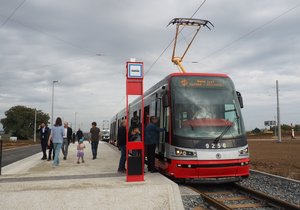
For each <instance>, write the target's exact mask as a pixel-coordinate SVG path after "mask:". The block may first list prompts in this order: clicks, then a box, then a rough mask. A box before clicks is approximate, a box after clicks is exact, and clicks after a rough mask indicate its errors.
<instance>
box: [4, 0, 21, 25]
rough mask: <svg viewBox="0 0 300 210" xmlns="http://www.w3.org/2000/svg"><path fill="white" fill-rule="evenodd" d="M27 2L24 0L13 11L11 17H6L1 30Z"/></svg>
mask: <svg viewBox="0 0 300 210" xmlns="http://www.w3.org/2000/svg"><path fill="white" fill-rule="evenodd" d="M25 1H26V0H23V1H22V2H21V3H20V4H19V5H18V6H17V7H16V8H15V9H14V10H13V11H12V13H10V15H9V16H7V17H6V19H5V20H4V21H3V22H2V23H1V25H0V29H1V28H2V27H3V26H5V24H6V23H7V22H8V21H9V20H10V19H11V18H12V17H13V16H14V14H15V13H16V12H17V11H18V9H20V8H21V7H22V6H23V4H24V3H25Z"/></svg>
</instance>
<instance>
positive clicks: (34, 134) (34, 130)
mask: <svg viewBox="0 0 300 210" xmlns="http://www.w3.org/2000/svg"><path fill="white" fill-rule="evenodd" d="M33 142H36V109H34V129H33Z"/></svg>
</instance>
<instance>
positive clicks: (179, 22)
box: [168, 18, 214, 73]
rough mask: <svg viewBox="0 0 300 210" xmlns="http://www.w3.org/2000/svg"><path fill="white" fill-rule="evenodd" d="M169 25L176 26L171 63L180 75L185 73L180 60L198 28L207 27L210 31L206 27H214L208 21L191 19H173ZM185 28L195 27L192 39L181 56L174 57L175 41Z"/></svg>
mask: <svg viewBox="0 0 300 210" xmlns="http://www.w3.org/2000/svg"><path fill="white" fill-rule="evenodd" d="M170 24H173V25H174V24H176V34H175V39H174V46H173V54H172V62H173V63H174V64H175V65H177V66H178V67H179V69H180V71H181V72H182V73H185V72H186V70H185V68H184V67H183V65H182V60H183V58H184V56H185V55H186V53H187V51H188V49H189V48H190V46H191V45H192V43H193V41H194V39H195V37H196V36H197V34H198V32H199V30H200V28H201V27H202V26H203V27H207V28H208V29H209V30H210V27H209V26H208V24H210V25H211V26H212V27H214V25H213V24H212V23H211V22H209V21H208V20H202V19H192V18H174V19H173V20H171V21H170V22H169V24H168V26H169V25H170ZM186 26H194V27H197V29H196V32H195V34H194V36H193V37H192V39H191V41H190V42H189V44H188V46H187V47H186V49H185V51H184V52H183V54H182V56H176V55H175V51H176V45H177V40H178V34H179V33H181V31H182V30H183V28H184V27H186ZM180 28H181V29H180Z"/></svg>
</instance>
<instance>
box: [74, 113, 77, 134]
mask: <svg viewBox="0 0 300 210" xmlns="http://www.w3.org/2000/svg"><path fill="white" fill-rule="evenodd" d="M76 118H77V112H75V126H74V130H75V131H76Z"/></svg>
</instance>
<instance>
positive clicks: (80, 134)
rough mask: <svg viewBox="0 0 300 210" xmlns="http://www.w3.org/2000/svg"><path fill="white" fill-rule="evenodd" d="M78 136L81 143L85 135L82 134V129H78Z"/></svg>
mask: <svg viewBox="0 0 300 210" xmlns="http://www.w3.org/2000/svg"><path fill="white" fill-rule="evenodd" d="M76 136H77V140H78V142H79V140H80V139H81V138H82V137H83V133H82V130H80V128H78V131H77V132H76Z"/></svg>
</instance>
